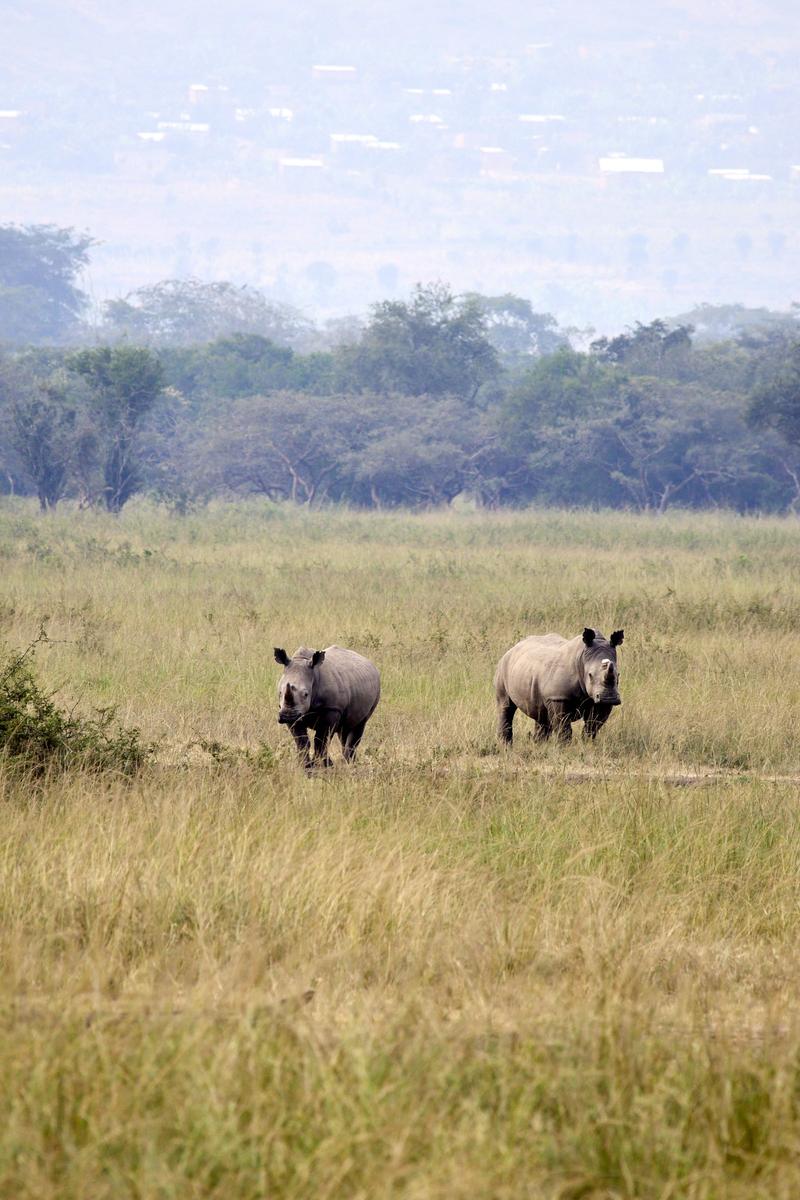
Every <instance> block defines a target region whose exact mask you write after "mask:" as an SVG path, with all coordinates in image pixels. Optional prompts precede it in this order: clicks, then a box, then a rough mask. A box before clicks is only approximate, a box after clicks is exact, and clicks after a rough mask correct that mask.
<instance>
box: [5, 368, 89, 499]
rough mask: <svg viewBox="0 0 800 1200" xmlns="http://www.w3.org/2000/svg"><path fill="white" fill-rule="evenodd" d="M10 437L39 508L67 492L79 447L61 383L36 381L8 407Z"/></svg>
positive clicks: (73, 411) (71, 403) (70, 407)
mask: <svg viewBox="0 0 800 1200" xmlns="http://www.w3.org/2000/svg"><path fill="white" fill-rule="evenodd" d="M11 413H12V422H13V424H12V438H13V442H14V446H15V448H16V450H17V452H18V453H19V456H20V458H21V460H22V462H23V463H24V464H25V468H26V470H27V472H28V474H29V475H30V477H31V479H32V481H33V484H34V487H35V489H36V495H37V497H38V499H39V507H40V508H41V509H42V511H43V512H44V511H46V510H47V509H50V508H55V506H56V505H57V504H58V502H59V500H61V499H62V497H63V496H64V495H65V494H66V491H67V485H68V483H69V477H70V471H71V469H72V465H73V462H74V459H75V455H76V452H77V448H78V441H79V436H78V411H77V407H76V405H75V403H74V401H73V398H72V397H71V396H70V395H69V392H68V390H67V388H66V387H65V386H64V385H63V383H57V382H55V381H53V382H51V383H49V384H39V383H35V384H34V385H33V386H32V387H31V388H30V390H26V391H24V392H22V393H21V394H18V395H17V396H16V398H15V399H14V402H13V404H12V408H11Z"/></svg>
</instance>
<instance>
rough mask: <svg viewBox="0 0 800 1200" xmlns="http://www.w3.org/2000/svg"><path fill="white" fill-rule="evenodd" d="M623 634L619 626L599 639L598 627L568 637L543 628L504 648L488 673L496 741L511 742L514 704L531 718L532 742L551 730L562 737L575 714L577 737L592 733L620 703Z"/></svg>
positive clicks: (567, 734)
mask: <svg viewBox="0 0 800 1200" xmlns="http://www.w3.org/2000/svg"><path fill="white" fill-rule="evenodd" d="M623 636H624V631H623V630H622V629H617V630H616V631H615V632H614V633H612V635H611V637H610V638H605V637H604V636H603V634H602V633H599V632H598V630H596V629H588V628H587V629H584V631H583V633H582V634H581V635H580V636H579V637H574V638H570V639H569V641H568V640H567V639H566V638H563V637H560V635H559V634H557V633H547V634H544V635H543V636H541V637H526V638H523V639H522V641H521V642H517V644H516V646H512V647H511V649H510V650H507V651H506V652H505V654H504V655H503V657H502V658H501V659H500V662H499V663H498V666H497V671H496V672H495V677H494V688H495V695H496V696H497V734H498V737H499V738H500V739H501V741H503V742H507V743H509V744H510V743H511V740H512V736H513V734H512V724H513V721H514V713H515V712H516V711H517V709H518V708H520V709H522V711H523V712H524V713H525V715H526V716H528V717H531V718H532V720H534V721H535V722H536V733H535V735H534V736H535V737H536V739H537V740H538V741H542V740H544V739H545V738H549V737H550V734H551V733H555V734H556V735H557V737H558V739H559V741H562V742H568V741H569V740H570V738H571V737H572V729H571V725H572V722H573V721H578V720H580V719H581V718H582V719H583V721H584V726H583V736H584V737H586V738H595V737H597V732H598V730H599V729H600V728H601V727H602V726H603V725H604V724H605V723H606V721H607V720H608V718H609V716H610V715H611V709H612V708H613V707H614V706H615V705H616V704H621V703H622V701H621V699H620V695H619V687H618V684H619V671H618V669H617V646H619V645H621V643H622V639H623Z"/></svg>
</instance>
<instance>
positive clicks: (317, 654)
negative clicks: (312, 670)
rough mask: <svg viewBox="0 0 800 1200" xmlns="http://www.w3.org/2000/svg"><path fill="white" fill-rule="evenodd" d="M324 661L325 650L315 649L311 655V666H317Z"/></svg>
mask: <svg viewBox="0 0 800 1200" xmlns="http://www.w3.org/2000/svg"><path fill="white" fill-rule="evenodd" d="M324 662H325V651H324V650H315V651H314V653H313V654H312V655H311V666H312V667H318V666H319V665H320V663H324Z"/></svg>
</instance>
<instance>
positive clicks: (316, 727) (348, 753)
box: [275, 646, 381, 767]
mask: <svg viewBox="0 0 800 1200" xmlns="http://www.w3.org/2000/svg"><path fill="white" fill-rule="evenodd" d="M275 661H276V662H277V663H280V664H281V666H283V668H284V671H283V675H281V678H280V682H279V684H278V699H279V702H280V712H279V713H278V721H279V723H280V724H281V725H288V726H289V728H290V729H291V733H292V737H293V738H294V740H295V744H296V746H297V749H298V751H299V754H300V759H301V762H302V763H303V765H304V766H305V767H310V766H311V765H312V760H311V743H310V739H309V736H308V735H309V733H312V734H313V735H314V763H321V765H322V766H323V767H329V766H330V763H331V760H330V755H329V754H328V747H329V744H330V740H331V737H332V736H333V734H334V733H338V735H339V737H340V739H341V742H342V750H343V752H344V757H345V759H346V760H347V761H348V762H350V761H352V758H353V756H354V754H355V752H356V747H357V746H358V743H359V742H360V741H361V737H362V735H363V733H364V726H365V725H366V723H367V721H368V720H369V718H370V717H371V716H372V714H373V713H374V711H375V709H376V707H377V704H378V700H379V699H380V695H381V680H380V675H379V674H378V669H377V667H376V666H375V665H374V663H371V662H370V661H369V659H368V658H364V657H363V655H361V654H356V652H355V650H345V649H344V648H343V647H342V646H328V647H327V648H326V649H325V650H309V649H308V647H307V646H301V647H300V649H299V650H295V652H294V654H293V655H292V657H291V658H289V655H288V654H287V653H286V651H285V650H282V649H281V648H280V647H278V646H276V647H275Z"/></svg>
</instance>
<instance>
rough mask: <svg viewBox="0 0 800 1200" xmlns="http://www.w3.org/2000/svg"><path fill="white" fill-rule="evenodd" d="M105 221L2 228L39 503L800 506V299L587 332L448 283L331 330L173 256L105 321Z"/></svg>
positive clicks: (23, 463) (2, 428)
mask: <svg viewBox="0 0 800 1200" xmlns="http://www.w3.org/2000/svg"><path fill="white" fill-rule="evenodd" d="M9 230H10V233H11V235H12V236H10V237H9V236H8V235H9ZM4 237H5V238H6V241H5V243H4V241H3V239H4ZM26 239H27V240H26ZM89 244H90V243H87V239H86V238H79V237H77V236H75V235H73V234H72V232H71V231H64V230H55V231H53V230H51V229H49V227H47V228H45V229H42V228H36V229H33V230H27V231H26V230H20V229H17V228H16V227H6V229H2V228H0V251H4V249H5V250H9V253H8V254H6V256H5V258H3V257H2V256H1V255H0V346H2V349H0V488H2V490H3V491H5V492H14V493H17V494H35V495H36V496H38V499H39V503H40V505H41V507H42V508H45V509H46V508H51V507H53V506H55V505H56V504H58V503H59V502H60V501H61V500H64V499H70V500H73V501H76V502H77V503H79V504H80V505H83V506H90V505H100V506H103V507H105V508H107V509H108V510H109V511H112V512H119V511H120V509H121V508H122V507H123V506H124V504H125V503H126V502H127V501H128V500H129V499H130V498H131V496H133V495H135V494H137V493H140V492H145V493H149V494H151V495H154V496H156V497H158V498H160V499H161V500H163V501H165V502H167V503H169V504H171V505H173V506H174V507H175V508H177V509H185V508H186V507H187V506H189V505H193V504H199V503H203V502H204V501H206V500H207V499H209V498H210V497H213V496H236V495H248V494H249V495H253V494H260V495H265V496H268V497H271V498H273V499H288V500H291V501H294V502H296V503H301V504H309V505H311V504H319V503H322V502H325V501H334V502H346V503H350V504H355V505H359V506H367V507H382V506H395V505H411V506H419V505H438V504H445V503H449V502H451V501H452V500H453V499H454V498H455V497H457V496H468V497H471V498H472V499H473V500H474V501H475V502H477V503H480V504H483V505H490V506H497V505H503V504H527V503H531V502H536V503H543V504H558V505H569V506H578V505H581V506H583V505H591V506H610V507H633V508H637V509H640V510H645V511H657V512H663V511H664V510H665V509H666V508H668V507H670V506H671V505H675V504H680V505H684V506H692V507H707V506H725V507H730V508H734V509H737V510H740V511H753V510H766V511H781V510H785V509H793V510H794V509H797V508H800V326H799V325H798V315H797V311H796V310H793V311H791V312H789V313H783V314H775V313H768V312H762V311H760V310H747V309H744V308H741V307H740V306H726V307H724V308H723V307H712V306H703V307H701V308H700V309H698V310H696V311H695V312H694V313H692V314H687V316H686V318H685V319H678V320H673V321H670V322H667V321H663V320H656V321H651V322H649V323H646V324H643V323H637V324H636V325H635V326H634V327H632V328H631V329H628V330H625V331H624V332H623V333H621V334H619V335H618V336H616V337H613V338H598V339H595V340H590V338H589V337H588V336H586V335H583V336H582V337H581V338H580V339H578V338H576V336H575V332H574V331H568V330H564V329H562V328H560V327H559V325H558V323H557V322H556V321H555V319H554V318H553V317H552V316H550V315H549V314H543V313H537V312H535V311H534V310H533V308H532V306H531V304H530V303H529V302H528V301H527V300H524V299H522V298H520V297H517V296H512V295H505V296H493V297H491V296H490V297H487V296H482V295H478V294H465V295H454V294H453V293H452V292H451V291H450V289H449V288H447V287H446V286H445V285H443V284H439V283H437V284H429V285H425V286H422V285H420V286H418V287H417V288H416V289H415V291H414V293H413V294H412V295H411V297H409V298H408V299H406V300H392V301H385V302H382V303H380V304H376V305H374V306H373V307H372V309H371V310H370V313H369V315H368V317H367V319H366V320H364V321H356V320H351V321H343V322H339V323H336V325H335V327H334V328H328V329H327V330H316V329H314V328H313V327H312V326H311V324H310V323H309V322H308V321H306V320H304V319H303V318H302V316H301V315H300V314H297V313H294V312H293V311H292V310H290V309H287V308H285V307H283V306H279V305H273V304H270V303H269V301H267V300H266V298H265V297H263V296H262V295H261V294H260V293H258V292H257V291H256V290H255V289H250V288H237V287H234V285H232V284H229V283H212V284H204V283H200V282H198V281H195V280H186V281H175V280H169V281H164V282H163V283H161V284H157V285H156V286H154V287H152V288H144V289H140V290H139V291H137V292H134V293H132V294H131V295H130V296H128V297H126V298H124V299H121V300H117V301H112V302H110V303H109V304H108V305H106V309H105V313H104V316H103V319H102V322H101V323H100V324H99V325H95V326H94V327H93V328H91V329H89V328H88V327H87V326H86V324H85V323H84V324H83V325H81V321H82V319H83V318H82V312H83V310H84V308H85V298H82V293H80V289H79V288H78V286H77V279H78V277H79V273H80V270H81V268H82V266H83V264H84V263H85V260H86V255H87V254H88V249H89ZM9 248H10V249H9ZM23 250H24V251H25V253H22V251H23ZM15 255H16V260H15ZM15 261H16V267H15V266H14V263H15ZM15 272H16V273H15ZM38 293H41V295H38ZM45 296H49V297H50V307H49V309H47V313H49V316H48V315H47V314H45V315H43V316H41V320H40V324H39V326H38V327H36V328H35V329H34V328H33V327H32V326H30V325H26V324H25V322H26V320H27V319H28V317H27V316H26V314H30V313H31V312H32V311H33V310H35V309H36V308H37V305H38V304H39V302H40V301H41V304H42V305H43V304H44V297H45ZM47 321H50V327H49V333H48V334H47V335H45V334H43V333H42V323H44V324H45V325H46V323H47ZM576 343H577V344H576Z"/></svg>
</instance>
